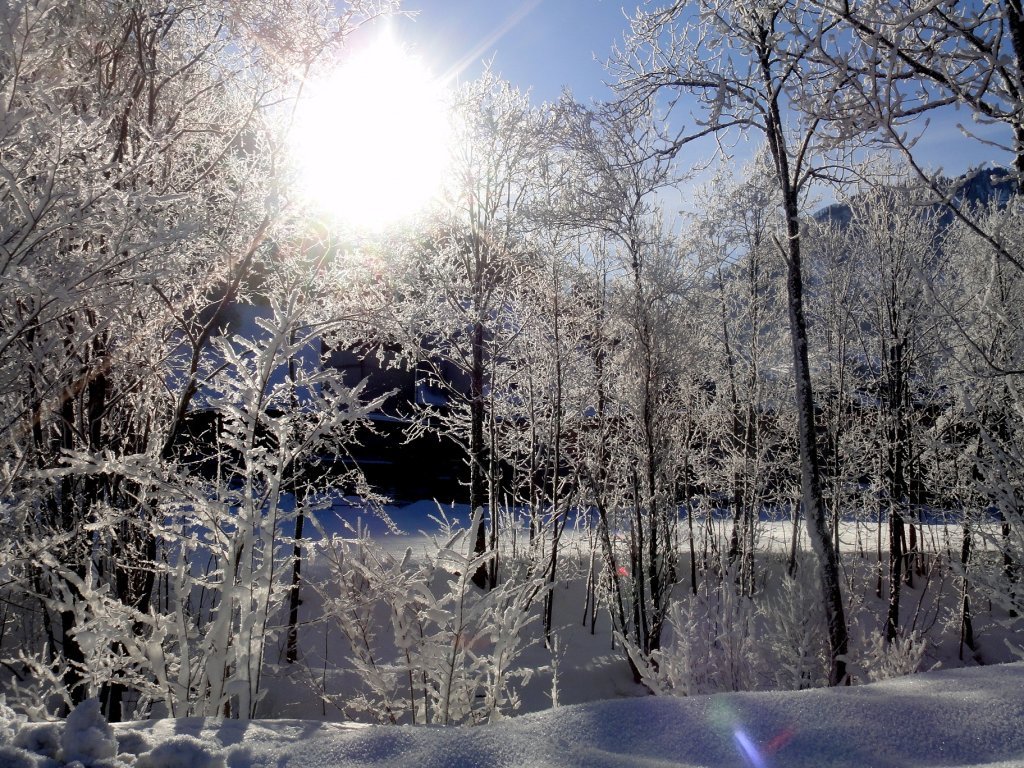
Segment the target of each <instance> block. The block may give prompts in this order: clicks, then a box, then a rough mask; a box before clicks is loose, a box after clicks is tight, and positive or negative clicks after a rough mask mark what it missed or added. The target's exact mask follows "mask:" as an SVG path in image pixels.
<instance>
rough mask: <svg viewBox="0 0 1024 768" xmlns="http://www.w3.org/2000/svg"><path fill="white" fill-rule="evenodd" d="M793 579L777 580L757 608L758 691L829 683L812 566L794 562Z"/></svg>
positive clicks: (822, 614) (806, 560)
mask: <svg viewBox="0 0 1024 768" xmlns="http://www.w3.org/2000/svg"><path fill="white" fill-rule="evenodd" d="M798 562H799V565H798V567H797V569H796V573H795V574H794V575H793V576H789V575H783V576H780V578H779V580H778V582H776V584H775V588H774V589H773V590H772V591H771V593H770V594H768V595H765V596H764V597H762V598H761V599H760V601H759V604H758V625H759V629H758V637H759V640H758V642H757V643H756V644H755V649H754V654H755V656H756V659H757V661H756V666H757V674H758V678H759V680H760V683H759V685H758V687H761V688H766V689H769V690H783V691H788V690H801V689H804V688H817V687H820V686H823V685H826V684H827V683H828V664H829V661H828V645H827V642H826V638H825V633H824V632H823V631H822V627H824V626H825V612H824V610H823V609H822V606H821V598H820V596H819V592H820V586H819V582H818V579H819V577H818V575H817V572H816V566H815V563H814V561H813V560H812V559H811V558H810V557H806V556H805V557H802V558H800V559H799V561H798Z"/></svg>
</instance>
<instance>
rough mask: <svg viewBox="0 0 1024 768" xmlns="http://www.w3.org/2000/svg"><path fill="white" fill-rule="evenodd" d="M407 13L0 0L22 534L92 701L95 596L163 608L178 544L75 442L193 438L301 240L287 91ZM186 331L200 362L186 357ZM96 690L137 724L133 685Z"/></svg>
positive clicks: (14, 489) (14, 433)
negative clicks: (86, 466)
mask: <svg viewBox="0 0 1024 768" xmlns="http://www.w3.org/2000/svg"><path fill="white" fill-rule="evenodd" d="M388 6H390V3H387V2H382V3H378V2H359V1H358V0H357V2H354V3H351V4H349V5H348V6H346V8H345V12H344V13H339V12H338V11H337V10H336V9H335V8H334V7H333V4H331V3H327V2H290V1H289V2H283V3H275V4H273V5H271V6H266V5H264V4H259V3H236V4H232V6H231V7H230V8H227V7H224V6H222V5H218V4H214V3H208V4H207V3H199V4H192V5H187V6H182V5H180V4H177V3H169V2H157V1H156V0H153V1H147V2H140V3H128V4H123V3H122V4H118V3H114V4H110V3H106V4H89V3H86V4H76V3H63V2H41V3H40V2H14V3H8V4H6V5H5V6H4V8H3V9H0V62H2V66H0V92H2V98H3V101H4V120H3V122H2V127H0V208H2V213H0V254H2V265H0V324H2V325H0V328H2V330H0V334H2V339H0V379H2V380H3V393H4V394H3V396H2V397H3V398H4V412H5V418H4V422H3V425H2V426H0V439H2V441H3V451H4V462H5V465H7V466H9V467H11V469H12V471H10V472H8V474H7V476H6V483H7V490H5V493H4V498H5V506H6V507H7V508H8V510H9V512H10V515H9V520H10V526H11V535H10V536H9V538H8V540H9V541H12V542H18V545H19V549H20V551H19V552H16V553H15V555H16V557H17V558H18V559H17V560H16V561H15V565H16V566H17V570H16V573H17V575H18V577H19V578H20V579H23V581H22V582H21V583H22V585H23V586H24V587H25V588H26V589H27V590H28V592H29V593H30V594H33V595H34V596H36V597H37V598H38V599H39V600H40V606H41V609H42V610H41V611H40V612H39V614H38V615H39V616H40V617H41V623H42V626H40V627H36V628H35V630H38V634H35V630H28V629H26V632H29V633H30V634H32V637H31V639H30V641H29V642H27V643H26V644H25V646H26V649H27V650H29V652H30V653H31V652H35V653H36V655H37V657H38V658H37V660H38V661H40V663H42V664H43V665H44V666H49V667H51V668H53V669H60V670H61V673H60V676H61V678H62V685H63V688H64V690H65V691H66V692H67V695H68V696H69V697H70V699H71V701H72V702H78V701H81V700H82V699H83V698H84V697H85V696H86V695H87V688H88V687H89V686H90V685H91V684H92V683H91V681H90V680H87V677H88V676H89V675H90V674H91V673H92V672H93V671H94V670H90V669H87V667H86V658H87V656H88V655H89V654H90V653H91V652H92V650H93V647H92V645H90V644H91V643H94V642H100V641H98V640H97V639H96V636H94V635H90V634H89V633H87V632H86V631H84V630H83V628H82V625H81V620H82V615H81V611H80V607H81V605H82V604H83V601H84V600H85V594H84V593H83V589H89V590H91V589H96V588H102V589H104V590H107V592H106V594H108V595H109V596H110V597H111V598H112V599H113V600H114V601H116V602H117V603H119V604H120V605H121V606H123V608H124V610H125V611H127V612H129V613H136V614H137V615H147V614H149V613H150V612H151V610H153V609H154V608H155V604H154V592H155V588H156V584H157V583H156V579H155V570H154V568H153V567H152V565H153V563H154V560H155V559H157V558H158V556H159V555H158V550H159V542H158V537H157V536H156V533H155V531H156V528H155V527H154V526H155V525H156V523H158V520H154V519H153V517H152V515H153V514H154V507H152V506H151V505H150V504H149V502H148V501H147V500H146V499H144V498H140V488H139V486H138V483H137V482H136V481H135V480H133V479H131V478H128V477H125V476H122V475H119V474H118V473H117V472H114V471H109V472H85V471H83V472H78V471H75V470H74V469H73V465H71V464H69V463H68V456H69V455H70V454H71V453H75V454H77V455H79V456H81V455H82V454H83V453H88V454H90V455H93V456H96V457H101V456H102V457H107V458H109V457H121V458H125V457H129V456H137V455H146V456H149V457H151V458H152V460H154V461H158V462H161V461H165V460H167V459H169V458H170V457H171V456H172V455H173V454H174V453H175V451H176V450H177V449H178V447H179V446H180V445H181V443H182V440H183V438H184V436H185V435H186V433H187V431H188V430H187V424H186V422H187V421H188V418H187V417H188V414H189V411H190V407H191V404H192V402H193V400H194V398H195V396H196V394H197V392H198V391H199V389H200V388H201V385H202V377H203V376H204V375H209V374H210V373H211V372H212V368H211V367H210V366H209V360H208V359H204V355H207V354H208V342H209V339H210V337H211V335H212V333H213V332H214V331H215V330H216V329H217V328H219V327H221V326H222V325H224V323H225V320H224V315H223V311H224V309H225V308H226V306H227V304H228V303H229V302H230V301H232V300H233V299H234V298H235V297H236V296H237V295H238V294H239V293H240V292H241V291H242V290H243V289H244V286H245V284H246V278H247V276H248V275H249V274H250V273H251V272H252V271H253V265H254V264H255V262H256V261H257V260H258V259H259V258H263V257H264V256H265V255H266V254H267V252H268V250H269V243H270V242H271V241H272V240H278V241H283V240H285V239H287V236H288V233H287V231H286V229H285V228H283V225H285V224H286V223H287V217H286V215H285V213H284V210H283V208H282V202H283V201H285V200H287V195H286V194H284V188H283V182H284V180H285V177H284V175H283V173H282V172H283V170H284V168H283V164H282V160H283V157H282V153H281V141H282V137H283V130H282V129H283V123H284V121H285V119H286V114H285V111H284V110H283V108H282V104H283V103H285V102H286V101H287V97H288V96H289V92H290V91H289V89H292V90H294V85H295V83H294V80H293V78H294V76H295V74H296V73H297V72H301V71H303V70H304V69H307V68H308V67H310V66H312V65H313V64H314V63H315V62H316V61H317V60H318V58H319V57H321V56H322V55H323V54H324V53H325V52H327V51H328V50H331V49H334V48H336V47H337V46H338V45H340V44H341V43H342V42H343V40H344V38H345V36H346V35H347V34H348V32H349V31H351V29H353V28H354V26H355V25H357V24H358V23H359V21H360V20H363V19H365V18H367V17H369V16H370V15H374V14H376V13H378V12H379V11H380V10H381V9H383V8H385V7H388ZM182 344H184V345H186V346H187V347H188V348H189V350H190V352H189V354H188V355H187V358H186V359H185V360H181V359H179V358H178V357H177V356H173V359H172V356H171V354H170V352H171V350H172V349H176V348H180V347H181V345H182ZM104 460H106V459H104ZM40 551H46V552H47V553H48V557H47V558H39V557H38V556H37V555H38V553H39V552H40ZM146 631H147V630H146V628H145V627H144V626H142V625H141V624H132V625H131V632H133V633H134V632H137V633H140V634H144V633H145V632H146ZM123 640H124V642H129V641H130V638H124V639H123ZM102 642H103V643H113V644H114V646H117V645H118V643H122V641H121V640H118V639H115V638H109V637H107V638H104V639H103V640H102ZM123 644H124V643H122V645H123ZM125 653H127V650H124V649H122V650H120V651H115V655H117V654H122V655H123V654H125ZM98 693H99V694H100V695H101V697H102V700H103V701H104V707H105V709H106V711H107V712H108V714H109V715H110V716H111V717H115V718H116V717H118V716H119V715H120V706H121V701H122V698H123V694H124V693H125V691H124V689H123V687H122V686H121V683H120V682H119V681H118V680H117V679H116V677H115V676H112V677H111V678H110V679H108V680H106V681H104V682H103V684H102V690H100V691H98Z"/></svg>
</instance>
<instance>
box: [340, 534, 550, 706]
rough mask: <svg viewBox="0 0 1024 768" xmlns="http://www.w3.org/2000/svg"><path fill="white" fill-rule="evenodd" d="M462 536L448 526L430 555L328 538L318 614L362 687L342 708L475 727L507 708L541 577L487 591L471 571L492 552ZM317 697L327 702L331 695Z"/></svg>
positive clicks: (525, 672) (524, 672)
mask: <svg viewBox="0 0 1024 768" xmlns="http://www.w3.org/2000/svg"><path fill="white" fill-rule="evenodd" d="M478 525H480V516H479V515H477V516H476V517H475V518H474V520H473V523H472V526H471V527H470V529H468V530H467V529H461V528H458V527H455V526H449V527H448V528H447V530H446V532H445V535H443V536H442V537H440V538H439V539H436V540H435V542H434V550H433V551H432V552H430V553H427V554H426V555H425V556H424V557H423V559H422V560H414V559H413V557H412V552H411V550H406V552H405V555H404V557H402V558H401V559H399V558H396V557H394V556H393V555H391V554H390V553H388V552H387V551H385V550H384V549H383V548H381V547H380V546H379V544H377V543H376V542H374V541H373V540H372V539H371V538H369V537H368V536H366V535H365V533H362V532H357V535H356V537H355V538H354V539H342V538H339V537H332V538H330V539H328V540H326V541H325V542H324V543H323V544H322V546H321V552H320V555H321V556H322V557H323V558H324V559H325V560H326V562H327V563H328V566H329V568H330V573H331V578H330V580H329V581H328V582H327V583H325V584H323V585H322V586H321V587H320V589H321V594H322V596H323V599H324V611H325V614H326V615H327V616H328V617H329V618H330V620H331V621H332V622H333V623H334V624H336V625H337V627H338V628H339V629H340V630H341V632H342V635H343V636H344V637H345V639H346V640H347V641H348V644H349V647H350V649H351V652H352V655H351V664H352V669H353V672H354V674H355V675H356V677H357V678H358V681H359V684H360V690H359V692H358V694H357V695H356V696H355V697H351V698H346V699H345V700H344V701H343V702H339V703H342V704H343V705H344V706H347V707H348V708H350V709H351V710H354V711H356V712H361V713H364V714H369V715H371V716H373V717H375V718H376V719H378V720H379V721H381V722H412V723H435V724H443V725H448V724H454V723H463V722H470V723H479V722H484V721H493V720H495V719H497V718H500V717H501V715H502V713H504V712H507V711H510V710H515V709H516V708H517V707H518V706H519V699H518V696H517V694H516V691H515V688H514V682H515V681H516V680H517V679H525V678H528V677H529V675H530V673H531V671H530V670H529V669H523V668H520V667H517V666H516V660H517V658H518V657H519V655H520V654H521V653H522V651H523V649H524V648H525V647H526V646H527V645H528V644H529V642H530V640H529V638H528V637H527V635H526V633H525V632H524V630H525V629H526V627H527V626H528V625H529V624H530V623H531V622H532V621H533V620H534V619H535V618H536V617H537V616H536V612H535V611H533V610H531V608H532V606H533V603H534V599H535V598H536V597H537V595H538V594H540V593H541V591H542V589H543V584H544V582H543V579H542V578H539V577H532V576H528V575H527V576H522V577H518V578H517V577H515V576H510V577H509V578H508V579H506V580H505V581H504V582H503V583H501V584H499V585H498V586H497V587H495V588H494V589H492V590H490V591H488V592H482V591H480V590H479V589H478V588H477V587H475V586H474V585H473V581H472V578H473V574H474V573H475V572H476V570H477V569H478V568H479V567H480V566H481V565H483V564H486V563H487V562H488V561H489V559H490V557H491V554H490V553H485V554H484V555H483V556H476V557H475V556H473V554H472V552H471V551H470V545H471V542H473V541H474V538H473V537H474V535H475V531H476V526H478ZM324 695H326V696H327V697H328V699H331V696H330V694H329V692H326V691H325V692H324Z"/></svg>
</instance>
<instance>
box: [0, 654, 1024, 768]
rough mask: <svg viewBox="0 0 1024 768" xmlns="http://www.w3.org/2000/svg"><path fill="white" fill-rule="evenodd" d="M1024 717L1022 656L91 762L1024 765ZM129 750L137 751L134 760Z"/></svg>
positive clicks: (158, 767)
mask: <svg viewBox="0 0 1024 768" xmlns="http://www.w3.org/2000/svg"><path fill="white" fill-rule="evenodd" d="M73 717H74V716H73ZM1022 723H1024V664H1009V665H996V666H991V667H982V668H975V669H957V670H945V671H936V672H929V673H923V674H919V675H914V676H912V677H909V678H902V679H899V680H890V681H886V682H882V683H875V684H872V685H865V686H858V687H854V688H844V689H839V690H827V689H818V690H812V691H800V692H792V693H729V694H718V695H714V696H703V697H701V696H698V697H692V698H688V699H680V698H655V697H644V698H634V699H626V700H616V701H602V702H594V703H590V704H581V705H575V706H566V707H560V708H558V709H553V710H549V711H547V712H540V713H535V714H531V715H526V716H523V717H519V718H513V719H509V720H505V721H503V722H500V723H497V724H494V725H484V726H476V727H470V726H463V727H450V728H426V727H413V726H358V725H344V724H336V723H320V722H311V721H301V720H277V721H274V720H254V721H249V722H245V721H237V720H212V719H207V720H202V719H182V720H158V721H151V722H145V723H129V724H123V725H119V726H115V728H114V734H116V737H117V741H118V742H120V745H121V754H120V755H119V756H118V757H116V758H115V757H107V758H106V761H105V762H102V763H101V762H99V761H93V762H92V763H91V764H92V765H93V766H96V767H97V768H98V766H100V765H104V766H114V765H126V766H127V765H131V764H132V763H133V762H134V764H135V765H136V766H137V768H179V767H180V768H207V767H209V768H214V766H225V765H226V766H228V767H229V768H263V767H264V766H265V767H266V768H270V766H274V768H300V767H301V768H320V767H321V766H322V767H323V768H328V767H330V768H357V767H358V768H363V767H366V768H369V767H370V766H373V767H374V768H388V767H389V766H394V767H395V768H400V767H401V768H406V767H407V766H416V768H433V767H435V766H436V768H484V767H488V768H490V767H498V766H580V767H581V768H583V767H584V766H585V767H586V768H601V767H602V766H609V768H610V767H612V766H709V767H711V766H753V767H754V768H768V767H769V766H794V767H799V766H808V767H811V766H814V767H815V768H819V767H821V766H857V767H858V768H863V767H864V766H893V767H895V766H904V767H909V766H932V767H938V766H964V767H966V766H972V767H974V768H980V766H989V767H990V768H994V767H995V766H1024V728H1022V727H1021V724H1022ZM0 725H2V724H0ZM36 727H37V728H39V727H44V728H49V729H51V731H50V733H49V735H50V736H51V737H52V738H50V739H49V743H50V744H51V747H52V745H53V744H55V743H57V742H59V741H60V735H59V733H56V732H55V730H54V729H57V730H59V729H60V728H61V727H62V726H60V725H52V724H51V725H47V726H36ZM101 729H102V726H101ZM8 732H9V728H8ZM107 733H108V737H107V738H108V739H109V731H108V732H107ZM14 741H15V743H20V744H22V745H24V744H26V743H27V742H29V741H31V740H28V739H26V738H25V737H24V736H22V737H21V738H19V737H18V736H14ZM35 741H36V742H45V741H46V740H45V739H41V738H37V739H36V740H35ZM90 742H91V743H90ZM102 742H103V736H102V735H101V734H97V733H96V732H89V731H88V729H79V730H78V731H76V732H75V733H72V734H70V735H69V736H68V737H67V738H65V739H64V741H63V749H64V750H65V752H73V753H74V754H76V755H78V756H79V759H82V757H84V758H85V760H84V761H83V765H85V766H89V765H90V762H89V760H90V757H89V756H90V754H93V753H95V752H96V751H100V752H102V750H101V749H100V750H96V749H93V750H92V751H90V749H89V748H83V747H93V746H95V744H97V743H102ZM109 743H112V742H109ZM51 751H53V750H52V749H51ZM131 752H136V753H142V756H141V757H138V758H136V757H135V756H134V755H133V754H131ZM55 754H57V755H58V756H60V753H55ZM15 755H16V753H15V752H14V750H12V749H11V748H10V747H0V765H2V766H5V767H6V766H11V768H14V766H25V768H28V766H35V765H40V766H41V765H45V764H49V765H51V766H52V765H54V763H53V762H49V763H43V762H41V761H40V762H36V761H35V760H34V759H31V758H29V757H28V756H27V754H25V753H22V756H21V759H22V762H16V757H15Z"/></svg>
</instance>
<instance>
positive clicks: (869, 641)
mask: <svg viewBox="0 0 1024 768" xmlns="http://www.w3.org/2000/svg"><path fill="white" fill-rule="evenodd" d="M927 648H928V641H927V640H926V639H925V638H923V637H921V633H920V632H917V631H914V632H910V633H909V634H902V635H900V636H899V637H897V638H896V639H895V640H893V641H892V642H891V643H890V642H888V641H887V640H886V639H885V632H883V631H881V630H875V631H873V632H871V633H870V634H869V635H868V637H867V638H866V640H865V647H864V648H863V649H862V650H861V652H860V653H859V654H858V655H857V658H856V660H855V663H854V664H853V667H854V669H855V670H856V671H857V672H859V674H860V676H861V677H862V679H863V680H864V681H865V682H871V683H874V682H877V681H879V680H888V679H889V678H892V677H904V676H906V675H912V674H914V673H915V672H917V671H918V670H919V669H920V668H921V660H922V659H923V658H924V652H925V650H926V649H927Z"/></svg>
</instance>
